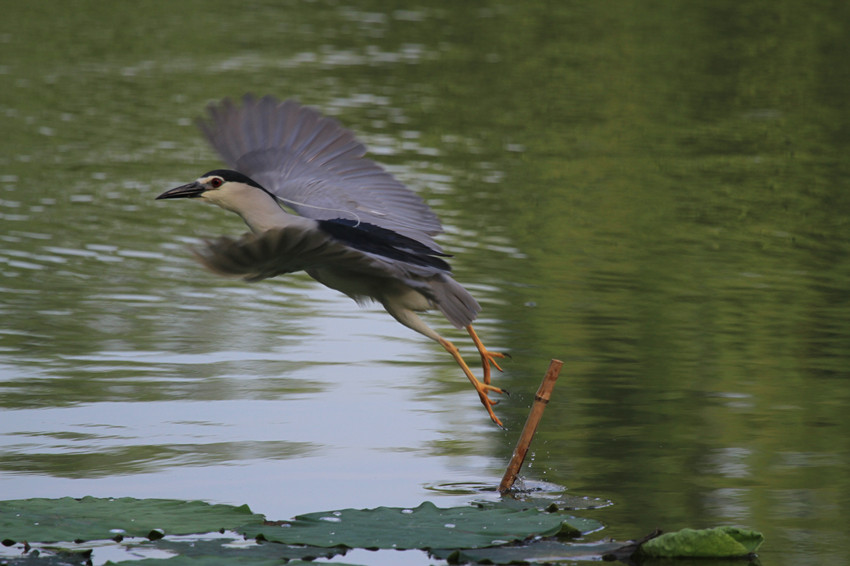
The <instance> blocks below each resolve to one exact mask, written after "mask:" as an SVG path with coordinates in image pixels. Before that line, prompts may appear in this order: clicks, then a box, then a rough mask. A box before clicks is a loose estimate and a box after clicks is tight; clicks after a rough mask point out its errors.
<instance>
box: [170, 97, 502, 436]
mask: <svg viewBox="0 0 850 566" xmlns="http://www.w3.org/2000/svg"><path fill="white" fill-rule="evenodd" d="M200 127H201V129H202V131H203V133H204V134H205V135H206V137H207V139H208V140H209V142H210V143H211V144H212V146H213V148H215V150H216V151H218V153H219V155H220V156H221V158H222V159H223V160H224V162H225V163H227V164H228V165H229V166H230V167H232V168H233V169H216V170H214V171H210V172H208V173H204V174H203V175H201V176H200V177H199V178H198V179H197V180H195V181H192V182H191V183H188V184H186V185H182V186H180V187H176V188H174V189H171V190H169V191H166V192H164V193H162V194H161V195H159V196H158V197H157V198H158V199H173V198H198V199H202V200H205V201H207V202H210V203H213V204H217V205H218V206H220V207H222V208H224V209H226V210H230V211H233V212H235V213H236V214H238V215H239V216H241V217H242V219H243V220H244V221H245V223H246V224H247V225H248V227H249V228H250V229H251V233H249V234H246V235H245V236H243V237H241V238H239V239H233V238H228V237H220V238H218V239H216V240H210V241H207V242H206V243H205V246H204V247H202V248H199V249H196V250H195V253H196V256H197V258H198V259H199V260H200V262H201V263H202V264H203V265H205V266H206V267H207V268H209V269H210V270H211V271H213V272H215V273H218V274H220V275H225V276H235V277H241V278H243V279H245V280H247V281H259V280H261V279H266V278H268V277H274V276H276V275H281V274H284V273H292V272H295V271H306V272H307V273H308V274H309V275H310V276H311V277H313V279H315V280H316V281H318V282H319V283H322V284H323V285H327V286H328V287H330V288H332V289H336V290H338V291H341V292H343V293H345V294H346V295H348V296H349V297H351V298H352V299H354V300H355V301H357V302H364V301H366V300H367V299H372V300H375V301H377V302H379V303H381V305H383V307H384V308H385V309H386V310H387V312H388V313H390V314H391V315H392V316H393V317H394V318H395V319H396V320H398V321H399V322H400V323H402V324H403V325H405V326H407V327H408V328H411V329H413V330H415V331H417V332H420V333H421V334H424V335H425V336H427V337H428V338H431V339H433V340H435V341H437V342H439V343H440V345H441V346H443V348H445V349H446V351H448V352H449V353H450V354H451V355H452V357H453V358H454V359H455V361H456V362H457V363H458V364H459V365H460V367H461V369H462V370H463V372H464V374H466V377H467V378H468V379H469V381H470V382H471V383H472V385H473V387H475V390H476V391H477V392H478V396H479V397H480V398H481V403H483V404H484V407H485V408H486V409H487V412H488V413H489V415H490V418H491V419H493V421H494V422H495V423H496V424H498V425H499V426H501V425H502V423H501V421H500V420H499V419H498V417H496V415H495V413H494V412H493V405H495V404H496V401H493V400H491V399H490V397H489V395H488V394H489V393H500V394H501V393H505V391H504V390H502V389H501V388H499V387H495V386H493V385H491V384H490V373H491V372H490V366H491V365H493V366H495V367H496V369H498V370H500V371H501V368H500V367H499V365H498V363H497V362H496V358H503V357H505V354H501V353H497V352H491V351H489V350H487V349H486V348H485V347H484V344H482V342H481V340H480V339H479V338H478V336H477V335H476V333H475V330H474V329H473V328H472V321H473V320H475V317H476V316H477V314H478V312H479V311H480V310H481V307H480V306H479V304H478V302H477V301H476V300H475V299H474V298H473V297H472V295H470V294H469V292H468V291H467V290H466V289H464V288H463V287H462V286H461V285H460V284H459V283H458V282H457V281H455V280H454V279H452V277H451V271H450V268H449V264H448V263H446V261H445V260H444V259H443V258H444V257H448V256H447V255H446V254H444V253H443V252H442V250H441V249H440V246H439V245H438V244H437V243H436V242H435V241H434V239H433V237H434V236H435V235H437V234H438V233H440V232H441V231H442V226H441V225H440V221H439V219H438V218H437V216H436V215H435V214H434V212H433V211H432V210H431V209H430V208H429V207H428V205H427V204H425V202H423V201H422V199H421V198H419V197H418V196H417V195H416V194H414V193H413V192H412V191H410V190H409V189H407V188H406V187H405V186H404V185H402V184H401V183H400V182H398V181H397V180H396V179H395V178H393V176H392V175H390V174H389V173H387V172H386V171H385V170H384V169H383V168H382V167H381V166H380V165H378V164H377V163H375V162H374V161H372V160H370V159H366V158H364V157H363V155H364V154H365V153H366V148H365V147H364V146H363V144H361V143H360V142H358V141H357V140H356V139H355V137H354V134H352V133H351V132H350V131H349V130H346V129H345V128H343V127H342V126H341V125H340V124H339V123H338V122H337V121H336V120H333V119H331V118H326V117H323V116H322V115H321V114H319V113H318V112H317V111H315V110H312V109H310V108H306V107H304V106H301V105H300V104H298V103H297V102H294V101H291V100H288V101H286V102H279V101H278V100H276V99H275V98H273V97H270V96H267V97H265V98H262V99H257V98H255V97H253V96H251V95H246V96H245V97H244V99H243V101H242V105H241V106H237V105H236V104H234V103H233V102H232V101H230V100H224V101H222V102H221V103H219V104H214V105H210V107H209V120H207V121H201V122H200ZM281 205H284V206H286V207H287V208H288V209H291V210H292V211H294V212H296V213H297V215H295V214H291V213H289V212H286V211H285V210H284V209H283V208H282V207H281ZM431 308H437V309H439V310H440V311H441V312H442V313H443V314H444V315H445V317H446V318H447V319H448V320H449V322H451V323H452V324H453V325H454V326H456V327H457V328H465V329H466V331H467V332H468V333H469V335H470V337H471V338H472V341H473V342H474V343H475V347H476V348H477V349H478V352H479V353H480V355H481V364H482V366H483V381H479V380H478V379H477V378H476V377H475V375H473V373H472V371H471V370H470V369H469V366H468V365H467V364H466V362H465V361H464V360H463V358H462V357H461V355H460V353H459V352H458V349H457V348H456V347H455V346H454V344H452V343H451V342H449V341H448V340H446V339H445V338H443V337H442V336H440V335H439V334H437V332H435V331H434V330H433V329H432V328H431V327H429V326H428V325H427V324H425V322H424V321H423V320H422V319H421V318H420V317H419V315H418V314H417V313H418V312H422V311H426V310H429V309H431Z"/></svg>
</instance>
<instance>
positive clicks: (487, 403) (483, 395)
mask: <svg viewBox="0 0 850 566" xmlns="http://www.w3.org/2000/svg"><path fill="white" fill-rule="evenodd" d="M468 328H469V329H471V328H472V327H471V326H470V327H468ZM473 335H474V332H473ZM476 338H477V337H476ZM439 342H440V345H441V346H442V347H443V348H445V349H446V351H447V352H448V353H449V354H451V355H452V357H453V358H454V359H455V361H456V362H457V365H459V366H460V369H462V370H463V373H464V374H465V375H466V377H467V379H469V382H470V383H472V386H473V387H474V388H475V391H477V392H478V398H479V399H481V404H482V405H484V408H485V409H487V413H488V414H489V415H490V418H491V419H493V422H494V423H496V424H497V425H499V426H500V427H502V428H504V425H502V421H500V420H499V417H497V416H496V413H494V412H493V406H494V405H496V404H497V403H498V401H493V400H492V399H490V397H489V396H488V395H487V394H488V393H490V392H491V391H492V392H493V393H499V394H502V393H505V391H504V390H503V389H500V388H498V387H495V386H493V385H490V384H489V379H488V380H487V381H488V382H487V383H481V382H480V381H478V378H476V377H475V376H474V375H473V374H472V370H470V369H469V366H468V365H466V362H465V361H463V358H462V357H461V355H460V352H458V350H457V347H456V346H455V345H454V344H452V343H451V342H449V341H448V340H446V339H445V338H440V339H439ZM485 351H486V350H485ZM494 363H495V362H494ZM496 367H498V366H496Z"/></svg>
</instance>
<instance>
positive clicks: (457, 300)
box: [429, 274, 481, 328]
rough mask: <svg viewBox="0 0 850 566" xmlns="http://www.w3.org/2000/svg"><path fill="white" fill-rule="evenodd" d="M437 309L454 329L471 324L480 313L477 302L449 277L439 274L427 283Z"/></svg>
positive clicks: (479, 306)
mask: <svg viewBox="0 0 850 566" xmlns="http://www.w3.org/2000/svg"><path fill="white" fill-rule="evenodd" d="M429 284H430V285H429V287H430V288H431V292H432V293H433V295H434V303H435V304H436V305H437V308H439V309H440V311H441V312H442V313H443V314H444V315H445V317H446V318H447V319H448V320H449V322H451V323H452V324H453V325H454V326H455V327H456V328H465V327H467V326H469V325H470V324H472V321H473V320H475V317H477V316H478V313H479V312H480V311H481V305H479V304H478V301H476V300H475V298H474V297H473V296H472V295H471V294H470V293H469V291H467V290H466V289H464V288H463V285H461V284H460V283H458V282H457V281H455V280H454V279H452V278H451V277H450V276H449V275H446V274H440V276H439V277H435V278H434V279H432V280H431V281H429Z"/></svg>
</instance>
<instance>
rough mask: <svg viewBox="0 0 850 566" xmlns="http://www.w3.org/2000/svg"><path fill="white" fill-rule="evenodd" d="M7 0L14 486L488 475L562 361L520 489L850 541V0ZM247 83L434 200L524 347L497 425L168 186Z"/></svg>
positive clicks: (4, 370) (4, 273)
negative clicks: (207, 250) (215, 267)
mask: <svg viewBox="0 0 850 566" xmlns="http://www.w3.org/2000/svg"><path fill="white" fill-rule="evenodd" d="M6 4H7V5H6V7H5V10H4V11H3V12H4V19H3V21H2V23H0V50H2V54H3V57H2V61H0V74H2V76H3V84H4V88H3V92H2V94H0V114H2V116H3V131H4V134H5V135H4V136H2V139H0V147H2V152H0V160H2V172H0V243H2V246H0V320H2V323H0V351H2V353H3V355H2V358H0V400H2V401H0V403H2V411H0V500H6V499H19V498H28V497H63V496H73V497H81V496H84V495H93V496H97V497H111V496H114V497H128V496H129V497H140V498H144V497H168V498H181V499H200V500H204V501H210V502H215V503H231V504H237V505H239V504H243V503H244V504H248V505H249V506H250V507H251V509H252V510H253V511H255V512H257V513H264V514H266V515H267V516H268V517H270V518H274V519H286V518H289V517H292V516H294V515H296V514H299V513H306V512H312V511H322V510H327V509H337V508H345V507H358V508H363V507H376V506H381V505H392V506H415V505H418V504H420V503H421V502H423V501H426V500H429V501H433V502H434V503H436V504H437V505H439V506H451V505H455V504H462V503H464V502H468V501H472V500H474V499H476V498H494V497H495V495H494V494H493V492H492V488H493V487H494V486H495V485H497V484H498V482H499V479H500V478H501V474H502V472H503V471H504V468H505V466H506V465H507V462H508V459H509V458H510V455H511V452H512V450H513V446H514V443H515V442H516V439H517V437H518V435H519V432H520V430H521V428H522V424H523V422H524V419H525V417H526V415H527V413H528V409H529V407H530V405H531V402H532V399H533V395H534V392H535V391H536V389H537V386H538V385H539V383H540V380H541V379H542V377H543V374H544V372H545V370H546V368H547V366H548V363H549V360H550V359H552V358H558V359H561V360H563V361H564V363H565V365H564V369H563V371H562V373H561V378H560V381H559V383H558V385H557V387H556V389H555V391H554V393H553V397H552V402H551V403H550V404H549V406H548V408H547V410H546V414H545V415H544V417H543V421H542V423H541V426H540V430H539V433H538V436H537V438H536V440H535V443H534V445H533V446H532V453H531V455H530V458H529V461H528V462H527V464H526V468H525V469H524V472H523V475H524V478H525V481H526V482H527V483H528V485H530V486H544V487H545V488H547V489H554V490H567V493H569V494H571V495H577V496H586V497H588V498H591V499H592V500H596V498H598V499H599V500H600V501H610V502H611V505H608V506H604V507H602V508H600V509H596V510H592V511H587V512H586V515H587V516H590V517H593V518H595V519H598V520H600V521H602V522H603V523H605V524H606V525H607V526H608V528H607V529H606V532H605V535H606V536H611V537H614V538H617V539H620V540H625V539H628V538H636V537H640V536H642V535H644V534H646V533H648V532H649V531H651V530H652V529H654V528H656V527H658V528H662V529H664V530H669V531H672V530H676V529H680V528H684V527H693V528H700V527H710V526H716V525H741V526H746V527H749V528H753V529H757V530H760V531H762V532H763V533H764V534H765V536H766V543H765V545H764V547H763V548H762V551H761V552H760V555H761V561H762V563H763V564H765V565H791V564H794V565H799V564H824V563H838V562H840V561H842V560H843V559H844V558H845V557H846V556H847V554H848V552H850V543H848V542H847V540H846V538H847V537H846V533H847V531H848V530H850V522H848V518H847V517H848V515H847V513H846V512H844V509H846V508H847V506H848V505H850V474H848V473H847V470H848V466H850V445H848V440H847V439H848V438H850V417H848V411H847V406H848V404H850V369H848V368H850V214H848V213H850V191H848V181H847V179H848V178H850V176H848V172H850V171H849V170H850V161H848V159H847V155H848V151H847V150H848V145H850V104H848V100H850V86H848V85H850V81H849V80H848V76H850V67H848V64H847V61H848V60H850V47H848V43H847V41H846V37H847V35H848V32H850V30H848V25H850V24H848V22H850V8H848V7H845V6H843V5H842V6H836V5H832V4H826V3H823V4H821V3H815V4H807V5H806V6H805V7H804V6H802V5H799V3H795V2H784V1H780V2H771V3H766V2H748V3H740V2H729V1H721V2H714V3H710V4H690V3H689V4H676V5H669V4H668V3H662V2H648V3H647V2H640V3H638V2H621V3H617V4H616V8H613V7H612V6H611V5H608V4H607V3H606V4H605V5H602V4H599V5H597V4H595V3H581V2H529V3H521V4H520V3H513V2H505V1H493V2H486V3H474V4H473V3H460V2H440V1H437V2H422V3H386V2H369V1H362V2H350V3H343V2H335V1H317V2H306V3H305V2H296V1H289V2H260V1H249V2H241V3H231V2H197V1H185V2H181V3H173V2H145V3H141V4H133V5H129V4H127V5H123V4H103V3H99V2H77V3H73V4H72V3H66V2H42V3H28V4H23V3H18V2H6ZM245 92H255V93H257V94H261V95H262V94H273V95H275V96H277V97H280V98H296V99H298V100H300V101H301V102H302V103H305V104H308V105H310V106H314V107H316V108H318V109H320V110H321V111H322V112H324V113H326V114H328V115H331V116H334V117H336V118H337V119H339V120H340V121H341V122H343V123H344V124H345V125H346V126H347V127H349V128H351V129H352V130H354V131H355V132H356V133H357V135H358V136H359V138H360V139H361V140H362V141H363V142H364V143H366V144H367V146H368V147H369V148H370V155H371V156H372V157H373V158H374V159H376V160H378V161H380V162H381V163H382V164H383V165H384V166H385V167H386V168H387V169H389V170H390V171H391V172H392V173H393V174H394V175H396V176H397V177H398V178H399V179H401V180H402V181H403V182H405V183H406V184H407V185H408V186H410V187H411V188H412V189H413V190H415V191H417V192H418V193H419V194H420V195H422V196H423V198H425V199H426V200H427V201H428V202H429V203H430V204H431V206H432V207H433V208H434V209H435V210H436V212H437V213H438V214H439V216H440V217H441V219H442V220H443V224H444V227H445V234H444V235H443V236H441V237H440V243H441V244H442V245H443V247H444V248H445V249H446V250H447V251H448V252H449V253H451V254H453V256H454V257H452V258H451V261H452V266H453V268H454V272H455V275H456V278H457V279H458V280H459V281H460V282H461V283H462V284H464V285H465V286H466V287H467V288H468V289H469V290H470V291H472V292H473V294H475V296H476V297H477V298H478V300H479V301H480V302H481V304H482V305H483V307H484V310H483V312H482V315H481V317H480V318H479V320H478V321H477V323H476V328H477V329H478V331H479V334H480V335H481V337H482V338H483V339H484V342H485V344H487V345H488V346H489V347H490V348H492V349H494V350H503V351H506V352H509V353H510V354H511V356H512V358H511V359H510V360H507V361H506V362H505V363H504V364H503V368H504V370H505V371H504V373H502V374H499V375H496V376H495V381H496V383H497V384H498V385H500V386H504V387H505V388H506V389H508V390H509V391H510V392H511V396H510V397H508V398H506V399H504V400H503V401H502V403H500V404H499V405H498V406H497V407H496V411H497V414H498V415H499V416H500V417H501V419H502V420H503V421H504V422H505V424H506V427H507V430H506V431H503V430H500V429H499V428H497V427H495V426H494V425H493V424H492V423H491V422H490V420H489V419H488V418H487V415H486V412H485V411H484V409H483V408H482V407H481V405H480V403H479V401H478V398H477V396H476V395H475V393H474V391H473V390H472V389H471V388H470V387H469V384H468V382H467V381H466V379H465V378H464V377H463V375H462V374H461V373H460V371H459V370H458V368H457V366H456V365H455V364H454V362H453V361H452V359H451V358H450V357H449V356H448V355H446V353H445V352H444V351H443V350H442V349H441V348H440V347H439V346H438V345H437V344H434V343H432V342H430V341H428V340H427V339H425V338H423V337H421V336H419V335H417V334H415V333H414V332H412V331H409V330H408V329H406V328H403V327H401V326H399V325H398V324H397V323H396V322H395V321H394V320H392V319H391V318H390V317H389V316H388V315H387V314H386V313H384V312H383V311H382V310H381V309H380V308H379V307H377V306H375V305H368V306H366V307H364V308H361V307H358V306H357V305H356V304H354V303H353V302H352V301H350V300H349V299H348V298H346V297H344V296H341V295H339V294H338V293H335V292H333V291H331V290H329V289H325V288H323V287H321V286H319V285H317V284H316V283H314V282H313V281H312V280H310V279H309V278H307V277H306V276H304V275H303V274H302V275H296V276H288V277H285V278H280V279H275V280H270V281H265V282H261V283H257V284H247V283H242V282H238V281H230V280H226V279H221V278H217V277H215V276H213V275H211V274H208V273H207V272H205V271H204V270H203V269H201V268H200V267H199V266H198V265H197V264H196V263H195V262H194V261H193V259H192V256H191V253H190V252H189V251H188V248H189V246H190V245H192V244H194V243H197V242H198V241H200V240H201V239H202V238H204V237H210V236H217V235H220V234H229V235H234V236H235V235H239V234H241V233H242V232H243V231H244V230H245V228H244V225H242V224H241V222H240V220H239V218H238V217H236V216H234V215H231V214H228V213H225V212H224V211H221V210H219V209H216V208H213V207H210V206H202V205H200V204H198V203H195V202H168V201H155V200H154V198H155V197H156V195H158V194H160V193H161V192H162V191H164V190H166V189H168V188H171V187H174V186H177V185H179V184H182V183H185V182H188V181H191V180H193V179H194V178H195V177H197V176H198V175H199V174H201V173H203V172H205V171H208V170H210V169H213V168H217V167H219V166H220V163H219V162H218V160H217V158H216V156H215V155H214V154H213V152H212V151H211V150H210V149H209V148H208V147H207V146H206V145H205V142H204V140H203V139H202V138H201V136H200V135H199V132H198V131H197V129H196V128H195V122H194V121H195V119H196V118H197V117H199V116H201V115H202V114H203V112H204V107H205V106H206V104H208V103H209V102H211V101H216V100H219V99H221V98H224V97H227V96H230V97H237V98H238V97H240V96H241V95H242V94H243V93H245ZM428 321H429V323H431V324H432V325H433V326H434V327H435V328H437V329H438V331H439V332H441V333H444V334H445V335H446V337H448V338H450V339H451V340H453V341H455V342H456V343H457V344H458V345H459V347H460V348H461V351H462V353H463V354H464V355H465V356H467V358H468V359H469V360H471V361H474V359H475V349H474V347H473V346H472V344H471V343H470V342H469V340H468V338H467V337H466V336H465V334H464V333H462V332H458V331H456V330H454V329H453V328H452V327H451V325H450V324H449V323H448V322H446V321H445V320H443V319H442V318H441V317H439V316H438V315H431V316H429V317H428ZM348 559H351V560H355V559H356V560H360V561H362V563H369V564H377V563H379V562H380V561H381V560H385V561H387V563H398V562H399V561H402V562H406V563H411V564H414V563H417V564H418V563H424V562H425V561H426V559H425V558H424V555H421V556H420V555H418V554H416V553H413V554H409V553H406V554H405V555H404V557H403V559H402V557H399V556H392V555H390V556H389V557H387V556H386V555H385V554H384V555H382V554H381V553H379V554H376V555H369V554H366V555H359V556H354V557H346V560H348Z"/></svg>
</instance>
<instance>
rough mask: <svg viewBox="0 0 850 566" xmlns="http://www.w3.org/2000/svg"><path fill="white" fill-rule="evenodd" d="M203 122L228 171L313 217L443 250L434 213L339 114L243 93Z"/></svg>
mask: <svg viewBox="0 0 850 566" xmlns="http://www.w3.org/2000/svg"><path fill="white" fill-rule="evenodd" d="M208 111H209V120H208V121H201V122H200V127H201V130H202V131H203V133H204V134H205V135H206V137H207V139H208V140H209V142H210V144H212V146H213V148H215V150H216V151H217V152H218V153H219V155H221V157H222V159H223V160H224V161H225V162H226V163H227V164H228V165H229V166H230V167H232V168H233V169H236V170H237V171H239V172H241V173H243V174H245V175H247V176H249V177H251V178H252V179H253V180H255V181H257V182H258V183H260V184H261V185H262V186H263V187H265V188H266V189H267V190H269V191H270V192H272V193H274V194H275V195H276V196H277V197H278V198H279V199H280V200H281V201H282V202H283V203H284V204H285V205H286V206H288V207H290V208H292V209H293V210H295V212H297V213H298V214H300V215H301V216H306V217H307V218H313V219H315V220H331V219H335V218H345V219H350V220H354V221H357V222H366V223H369V224H375V225H377V226H380V227H382V228H387V229H389V230H393V231H395V232H398V233H400V234H403V235H405V236H408V237H410V238H413V239H414V240H418V241H420V242H422V243H423V244H425V245H427V246H429V247H431V248H433V249H435V250H438V251H439V250H440V248H439V246H438V245H437V244H436V243H435V242H434V240H433V236H435V235H436V234H439V233H440V232H441V231H442V226H441V225H440V221H439V219H438V218H437V216H436V214H434V212H433V211H432V210H431V209H430V207H428V205H427V204H425V202H424V201H423V200H422V199H421V198H420V197H419V196H418V195H416V194H415V193H414V192H412V191H411V190H410V189H408V188H407V187H405V186H404V185H403V184H402V183H400V182H399V181H397V180H396V179H395V178H394V177H393V176H392V175H390V174H389V173H387V171H385V170H384V169H383V168H382V167H381V166H380V165H378V164H377V163H375V162H374V161H372V160H371V159H367V158H364V157H363V155H364V154H365V153H366V147H365V146H364V145H363V144H361V143H360V142H358V141H357V139H355V137H354V134H352V133H351V132H350V131H349V130H347V129H345V128H344V127H342V125H340V124H339V122H337V121H336V120H334V119H332V118H327V117H324V116H322V115H321V114H320V113H319V112H317V111H316V110H313V109H311V108H307V107H305V106H301V105H300V104H298V103H297V102H295V101H293V100H287V101H285V102H279V101H278V100H277V99H275V98H273V97H271V96H266V97H264V98H261V99H257V98H255V97H254V96H252V95H245V97H244V98H243V100H242V105H241V106H237V105H236V104H234V103H233V102H232V101H231V100H229V99H225V100H223V101H222V102H221V103H219V104H212V105H210V106H209V108H208Z"/></svg>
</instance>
